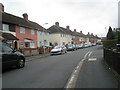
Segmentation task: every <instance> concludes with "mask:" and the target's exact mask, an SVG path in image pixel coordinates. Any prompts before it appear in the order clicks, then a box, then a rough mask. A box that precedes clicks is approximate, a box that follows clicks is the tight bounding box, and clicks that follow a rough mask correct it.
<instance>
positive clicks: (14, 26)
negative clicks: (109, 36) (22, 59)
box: [0, 4, 100, 49]
mask: <svg viewBox="0 0 120 90" xmlns="http://www.w3.org/2000/svg"><path fill="white" fill-rule="evenodd" d="M0 14H1V15H2V23H1V24H0V33H1V35H2V37H1V39H3V41H5V42H7V43H9V44H10V45H11V47H13V48H14V47H15V46H16V47H17V48H18V49H21V48H39V47H42V46H54V45H65V44H68V43H74V44H80V43H86V42H91V43H95V42H98V41H99V40H100V38H99V37H98V36H97V35H96V36H94V35H93V33H92V34H90V33H88V34H87V35H84V34H83V33H82V31H80V32H77V31H76V29H74V31H72V30H70V26H66V28H64V27H61V26H60V25H59V22H55V25H53V26H51V27H49V28H48V29H45V28H44V27H43V26H41V25H39V24H38V23H36V22H33V21H30V20H29V19H28V14H27V13H24V14H23V18H21V17H18V16H15V15H12V14H9V13H6V12H4V6H3V4H0ZM15 43H16V44H15Z"/></svg>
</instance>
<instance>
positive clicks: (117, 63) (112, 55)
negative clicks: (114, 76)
mask: <svg viewBox="0 0 120 90" xmlns="http://www.w3.org/2000/svg"><path fill="white" fill-rule="evenodd" d="M103 53H104V59H105V60H106V62H107V63H108V65H109V66H110V67H112V68H113V69H114V70H115V71H116V72H117V73H118V74H120V52H116V51H112V50H110V49H106V48H104V52H103Z"/></svg>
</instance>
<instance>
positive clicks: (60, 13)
mask: <svg viewBox="0 0 120 90" xmlns="http://www.w3.org/2000/svg"><path fill="white" fill-rule="evenodd" d="M118 1H119V0H2V1H1V3H3V5H4V10H5V12H8V13H11V14H13V15H16V16H19V17H22V14H23V13H27V14H28V18H29V20H31V21H34V22H37V23H39V24H40V25H42V26H43V27H45V28H48V27H50V26H52V25H54V24H55V22H59V25H60V26H61V27H66V26H67V25H69V26H70V29H71V30H74V29H77V31H78V32H80V31H81V30H82V31H83V33H84V34H87V33H88V32H90V33H94V35H98V36H106V33H107V30H106V29H105V27H107V29H108V27H109V26H111V27H112V28H116V27H118ZM44 23H48V24H47V25H45V24H44Z"/></svg>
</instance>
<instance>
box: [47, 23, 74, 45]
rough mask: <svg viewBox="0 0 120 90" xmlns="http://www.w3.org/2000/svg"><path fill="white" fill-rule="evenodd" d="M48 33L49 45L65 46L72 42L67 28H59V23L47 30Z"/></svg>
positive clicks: (70, 32)
mask: <svg viewBox="0 0 120 90" xmlns="http://www.w3.org/2000/svg"><path fill="white" fill-rule="evenodd" d="M48 31H50V38H49V41H50V45H53V46H55V45H66V44H68V43H71V42H72V31H71V30H69V26H67V27H66V28H63V27H60V26H59V22H56V23H55V25H53V26H51V27H50V28H48Z"/></svg>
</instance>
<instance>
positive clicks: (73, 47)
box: [66, 44, 76, 51]
mask: <svg viewBox="0 0 120 90" xmlns="http://www.w3.org/2000/svg"><path fill="white" fill-rule="evenodd" d="M66 48H67V51H74V50H76V47H75V45H74V44H67V45H66Z"/></svg>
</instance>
